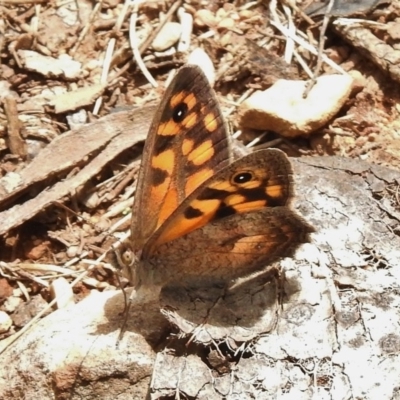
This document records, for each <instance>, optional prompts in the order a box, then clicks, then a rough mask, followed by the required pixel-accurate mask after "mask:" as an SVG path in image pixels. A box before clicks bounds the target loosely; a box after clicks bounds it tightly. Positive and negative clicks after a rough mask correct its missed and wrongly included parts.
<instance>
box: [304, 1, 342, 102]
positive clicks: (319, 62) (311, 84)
mask: <svg viewBox="0 0 400 400" xmlns="http://www.w3.org/2000/svg"><path fill="white" fill-rule="evenodd" d="M334 2H335V0H329V3H328V7H327V9H326V12H325V15H324V20H323V22H322V26H321V30H320V32H319V44H318V58H317V65H316V66H315V69H314V76H313V78H312V79H311V80H310V81H309V82H308V84H307V86H306V90H305V91H304V93H303V98H304V99H305V98H306V97H307V96H308V94H309V93H310V90H311V89H312V88H313V87H314V85H315V83H316V81H317V77H318V75H319V73H320V71H321V67H322V54H323V52H324V47H325V33H326V30H327V28H328V23H329V20H330V16H329V13H330V12H331V10H332V7H333V4H334Z"/></svg>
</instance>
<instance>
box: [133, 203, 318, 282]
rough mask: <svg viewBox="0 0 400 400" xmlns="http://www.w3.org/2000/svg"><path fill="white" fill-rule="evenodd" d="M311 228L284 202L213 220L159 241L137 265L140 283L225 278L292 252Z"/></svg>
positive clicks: (238, 274)
mask: <svg viewBox="0 0 400 400" xmlns="http://www.w3.org/2000/svg"><path fill="white" fill-rule="evenodd" d="M312 231H313V229H312V227H311V226H310V225H308V224H307V223H306V222H305V221H304V220H303V219H302V218H301V217H299V216H298V215H296V214H295V213H294V212H293V211H292V210H290V209H288V208H287V207H282V206H278V207H274V208H264V209H261V210H258V211H251V212H248V213H244V214H232V215H230V216H228V217H225V218H221V219H216V220H214V221H213V222H210V223H209V224H207V225H204V226H203V227H202V228H200V229H197V230H195V231H192V232H191V233H189V234H188V235H186V236H184V237H180V238H178V239H176V240H174V241H172V242H166V243H164V244H162V245H161V246H160V247H159V248H158V249H157V250H156V252H155V253H154V254H153V255H152V256H151V257H150V258H149V259H148V260H147V261H146V263H145V264H139V265H138V268H137V279H138V280H137V282H138V283H139V284H140V285H141V286H148V285H165V284H166V283H168V282H181V283H182V282H184V281H190V280H196V281H203V282H207V283H213V282H216V281H225V282H229V281H230V280H232V279H237V278H239V277H245V276H248V275H250V274H252V273H254V272H257V271H260V270H263V269H264V268H265V267H266V266H268V265H269V264H270V263H271V262H273V261H276V260H277V259H278V258H279V257H284V256H291V255H292V253H293V251H294V250H295V249H296V248H297V247H298V246H299V245H300V244H301V243H305V242H308V241H309V233H310V232H312Z"/></svg>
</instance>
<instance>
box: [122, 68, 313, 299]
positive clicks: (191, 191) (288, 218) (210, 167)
mask: <svg viewBox="0 0 400 400" xmlns="http://www.w3.org/2000/svg"><path fill="white" fill-rule="evenodd" d="M292 175H293V173H292V168H291V164H290V162H289V160H288V158H287V157H286V155H285V154H284V153H283V152H282V151H280V150H277V149H263V150H258V151H254V152H253V153H250V154H247V155H245V156H243V157H239V158H236V159H235V156H234V152H233V150H232V144H231V139H230V135H229V133H228V128H227V125H226V122H225V121H224V118H223V116H222V113H221V110H220V107H219V104H218V101H217V98H216V95H215V93H214V91H213V89H212V88H211V87H210V84H209V82H208V80H207V78H206V76H205V75H204V73H203V72H202V70H201V69H200V68H199V67H198V66H195V65H185V66H183V67H182V68H181V69H180V70H179V71H178V73H177V74H176V76H175V77H174V79H173V80H172V82H171V84H170V85H169V87H168V89H167V90H166V92H165V94H164V97H163V99H162V101H161V104H160V105H159V107H158V110H157V112H156V114H155V116H154V119H153V122H152V124H151V127H150V130H149V134H148V137H147V140H146V143H145V146H144V151H143V158H142V164H141V169H140V172H139V177H138V183H137V190H136V196H135V200H134V205H133V209H132V215H133V216H132V225H131V237H130V238H129V240H128V241H127V242H126V243H125V246H126V247H125V249H124V250H123V251H121V252H120V255H119V257H118V258H119V262H120V263H121V264H122V267H123V269H124V271H125V275H127V276H128V278H129V280H130V282H131V283H132V284H133V285H134V287H135V288H136V290H137V291H138V290H140V289H148V290H150V291H151V290H152V288H154V287H162V286H164V285H166V284H168V283H178V284H188V283H189V282H202V283H203V284H205V285H213V284H214V283H215V282H231V281H233V280H235V279H237V278H240V277H245V276H248V275H250V274H253V273H255V272H257V271H260V270H263V269H264V268H265V267H266V266H267V265H268V264H270V263H271V262H273V261H275V260H277V259H278V258H279V257H282V256H286V255H290V254H292V252H293V251H294V250H295V249H296V248H297V247H298V246H299V245H300V244H301V243H304V242H307V241H309V233H310V232H312V231H313V228H312V227H311V226H310V225H309V224H308V223H307V222H306V221H305V220H304V219H303V218H301V217H300V216H299V215H297V214H296V213H295V212H294V211H293V210H292V209H291V208H290V202H291V199H292V197H293V178H292Z"/></svg>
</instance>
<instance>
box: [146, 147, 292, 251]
mask: <svg viewBox="0 0 400 400" xmlns="http://www.w3.org/2000/svg"><path fill="white" fill-rule="evenodd" d="M292 196H293V179H292V168H291V165H290V162H289V160H288V158H287V157H286V155H285V154H284V153H283V152H282V151H280V150H277V149H274V150H259V151H256V152H253V153H251V154H248V155H247V156H244V157H242V158H240V159H239V160H236V161H234V162H233V163H232V164H231V165H229V166H228V167H225V168H224V169H223V170H221V171H219V172H218V173H216V174H215V175H214V176H213V177H212V178H210V179H209V180H208V181H206V182H205V183H203V185H201V186H200V187H199V188H198V189H197V190H196V191H195V192H193V193H192V195H191V196H189V197H188V198H187V199H186V200H185V202H184V203H183V204H182V205H181V206H180V207H179V209H178V210H176V212H175V213H174V214H172V215H171V217H170V218H169V219H168V220H167V221H165V223H164V224H163V226H162V227H161V228H160V229H159V231H158V232H157V233H156V234H155V235H154V237H153V238H152V242H151V243H149V244H148V245H147V246H146V247H145V249H144V254H150V253H151V252H153V251H154V250H155V249H156V248H157V247H158V246H159V245H161V244H163V243H166V242H170V241H172V240H174V239H177V238H178V237H180V236H183V235H185V234H188V233H190V232H192V231H194V230H196V229H199V228H201V227H202V226H204V225H206V224H208V223H209V222H211V221H214V220H216V219H219V218H222V217H227V216H229V215H232V214H242V213H246V212H251V211H257V210H260V209H262V208H267V207H277V206H285V205H288V204H289V201H290V199H291V198H292Z"/></svg>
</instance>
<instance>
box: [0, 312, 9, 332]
mask: <svg viewBox="0 0 400 400" xmlns="http://www.w3.org/2000/svg"><path fill="white" fill-rule="evenodd" d="M11 325H12V319H11V318H10V316H9V315H8V314H7V313H6V312H4V311H0V333H4V332H7V331H8V330H9V329H10V328H11Z"/></svg>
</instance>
